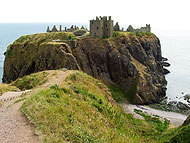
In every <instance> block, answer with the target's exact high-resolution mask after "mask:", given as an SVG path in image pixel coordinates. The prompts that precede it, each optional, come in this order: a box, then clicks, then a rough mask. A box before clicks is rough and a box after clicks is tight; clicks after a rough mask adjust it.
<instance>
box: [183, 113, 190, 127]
mask: <svg viewBox="0 0 190 143" xmlns="http://www.w3.org/2000/svg"><path fill="white" fill-rule="evenodd" d="M189 124H190V115H189V117H187V119H186V120H185V121H184V123H183V126H186V125H189Z"/></svg>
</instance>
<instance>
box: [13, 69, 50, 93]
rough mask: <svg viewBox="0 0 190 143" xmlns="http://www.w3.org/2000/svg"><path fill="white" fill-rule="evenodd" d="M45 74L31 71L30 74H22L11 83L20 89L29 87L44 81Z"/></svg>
mask: <svg viewBox="0 0 190 143" xmlns="http://www.w3.org/2000/svg"><path fill="white" fill-rule="evenodd" d="M47 76H48V73H47V72H39V73H33V74H31V75H28V76H24V77H23V78H19V79H17V80H16V81H14V82H12V83H11V85H12V86H16V87H17V88H19V89H20V90H26V89H31V88H34V87H37V86H39V85H41V84H43V83H44V82H46V81H47V79H48V78H47Z"/></svg>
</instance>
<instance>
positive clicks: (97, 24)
mask: <svg viewBox="0 0 190 143" xmlns="http://www.w3.org/2000/svg"><path fill="white" fill-rule="evenodd" d="M113 23H114V21H113V20H112V19H111V16H108V17H107V16H103V17H101V16H100V17H96V19H95V20H94V19H93V20H90V36H92V37H99V38H108V37H112V36H113V33H114V31H124V28H120V26H119V23H118V22H117V23H116V24H115V25H113ZM78 31H82V32H81V33H80V32H78ZM84 31H86V32H87V31H88V29H87V28H86V27H84V26H82V27H81V28H79V27H78V26H76V25H72V26H71V27H70V28H67V27H65V29H64V30H62V26H61V25H60V26H59V27H56V26H55V25H54V26H53V28H52V30H50V27H49V26H48V27H47V32H76V35H77V36H81V34H84V33H85V32H84ZM126 31H127V32H134V33H135V34H137V33H138V32H140V33H146V32H151V27H150V24H146V27H141V28H137V29H134V28H133V27H132V26H131V25H129V27H128V28H127V30H126ZM77 32H78V33H77Z"/></svg>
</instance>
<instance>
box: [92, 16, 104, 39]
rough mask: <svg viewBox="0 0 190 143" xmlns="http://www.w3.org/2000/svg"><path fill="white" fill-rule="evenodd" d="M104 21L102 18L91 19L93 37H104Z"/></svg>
mask: <svg viewBox="0 0 190 143" xmlns="http://www.w3.org/2000/svg"><path fill="white" fill-rule="evenodd" d="M103 27H104V25H103V21H101V20H91V21H90V36H93V37H99V38H102V37H103V34H104V33H103Z"/></svg>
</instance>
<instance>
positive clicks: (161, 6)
mask: <svg viewBox="0 0 190 143" xmlns="http://www.w3.org/2000/svg"><path fill="white" fill-rule="evenodd" d="M104 15H105V16H109V15H111V16H112V17H113V19H114V21H115V22H116V21H119V23H120V24H122V25H129V24H132V25H134V27H135V26H144V25H145V24H146V23H150V24H151V26H152V27H153V28H155V29H162V30H163V29H167V30H171V31H172V30H173V29H175V31H176V32H177V31H181V32H182V31H186V29H187V30H189V31H190V0H1V2H0V23H10V22H11V23H15V22H16V23H20V22H27V23H30V22H38V23H39V22H62V23H64V22H67V23H76V22H77V23H88V22H89V20H90V19H93V18H95V16H104Z"/></svg>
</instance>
